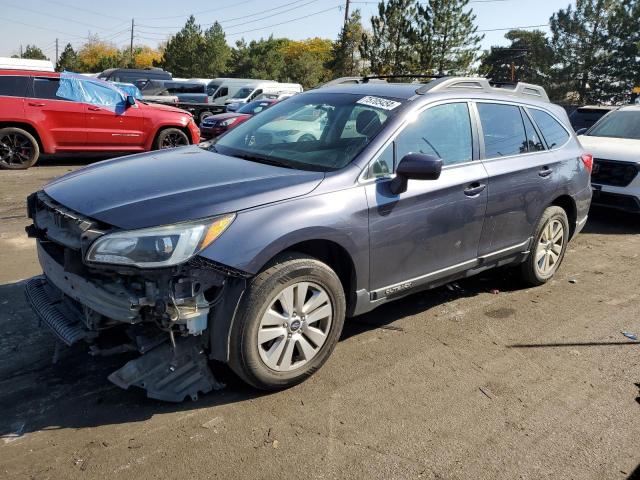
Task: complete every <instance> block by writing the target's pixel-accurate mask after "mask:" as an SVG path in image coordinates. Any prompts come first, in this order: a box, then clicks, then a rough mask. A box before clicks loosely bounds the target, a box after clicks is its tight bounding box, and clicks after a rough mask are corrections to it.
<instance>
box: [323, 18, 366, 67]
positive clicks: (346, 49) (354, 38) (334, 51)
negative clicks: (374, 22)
mask: <svg viewBox="0 0 640 480" xmlns="http://www.w3.org/2000/svg"><path fill="white" fill-rule="evenodd" d="M363 32H364V29H363V28H362V17H361V16H360V10H355V11H354V12H352V13H351V15H350V16H349V18H348V20H347V22H346V23H345V24H344V26H343V27H342V30H341V31H340V35H339V36H338V39H337V40H336V41H335V42H333V45H332V48H331V59H330V61H329V62H328V63H327V68H329V69H330V70H331V71H332V72H333V76H334V77H353V76H358V75H361V74H362V59H361V56H360V46H361V45H362V35H363Z"/></svg>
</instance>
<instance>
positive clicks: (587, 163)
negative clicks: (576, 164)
mask: <svg viewBox="0 0 640 480" xmlns="http://www.w3.org/2000/svg"><path fill="white" fill-rule="evenodd" d="M580 158H582V163H584V168H586V169H587V170H588V171H589V173H591V170H593V155H591V154H590V153H585V154H583V155H582V156H581V157H580Z"/></svg>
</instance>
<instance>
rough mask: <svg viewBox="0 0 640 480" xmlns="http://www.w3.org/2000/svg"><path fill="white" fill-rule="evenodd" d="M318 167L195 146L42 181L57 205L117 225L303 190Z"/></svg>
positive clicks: (314, 181)
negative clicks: (285, 164)
mask: <svg viewBox="0 0 640 480" xmlns="http://www.w3.org/2000/svg"><path fill="white" fill-rule="evenodd" d="M323 178H324V174H323V173H322V172H310V171H303V170H294V169H289V168H282V167H276V166H272V165H265V164H261V163H256V162H251V161H248V160H242V159H238V158H235V157H228V156H225V155H220V154H218V153H214V152H210V151H207V150H204V149H201V148H199V147H197V146H190V147H184V148H177V149H172V150H164V151H161V152H153V153H144V154H138V155H131V156H128V157H122V158H116V159H113V160H106V161H104V162H99V163H96V164H93V165H90V166H88V167H85V168H82V169H80V170H76V171H75V172H72V173H69V174H67V175H65V176H63V177H60V178H59V179H56V180H54V181H52V182H51V183H49V184H47V185H46V186H45V187H44V191H45V192H46V193H47V195H49V196H50V197H51V198H53V199H54V200H55V201H57V202H59V203H60V204H62V205H64V206H66V207H67V208H70V209H72V210H74V211H76V212H78V213H80V214H82V215H85V216H87V217H90V218H93V219H95V220H99V221H102V222H105V223H107V224H109V225H113V226H116V227H119V228H123V229H136V228H144V227H151V226H156V225H166V224H171V223H176V222H182V221H188V220H194V219H198V218H204V217H210V216H214V215H219V214H223V213H229V212H236V211H239V210H243V209H247V208H251V207H256V206H259V205H264V204H268V203H272V202H277V201H280V200H286V199H289V198H293V197H298V196H302V195H305V194H307V193H309V192H311V191H312V190H313V189H315V188H316V187H317V186H318V185H319V184H320V182H321V181H322V179H323Z"/></svg>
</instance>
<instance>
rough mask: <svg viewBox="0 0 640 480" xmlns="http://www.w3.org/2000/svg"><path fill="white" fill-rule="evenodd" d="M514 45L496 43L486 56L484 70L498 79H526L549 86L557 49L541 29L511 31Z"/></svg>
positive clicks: (509, 37)
mask: <svg viewBox="0 0 640 480" xmlns="http://www.w3.org/2000/svg"><path fill="white" fill-rule="evenodd" d="M505 38H506V39H507V40H510V41H511V44H510V45H508V46H506V47H497V46H493V47H491V49H490V50H488V51H487V52H485V54H484V55H483V56H482V62H481V64H480V73H481V74H482V75H484V76H486V77H488V78H491V79H492V80H494V81H497V82H511V81H523V82H529V83H537V84H542V85H549V83H550V77H551V67H552V66H553V50H552V49H551V46H550V45H549V40H548V39H547V37H546V35H545V33H544V32H542V31H540V30H533V31H528V30H509V31H508V32H507V34H506V35H505Z"/></svg>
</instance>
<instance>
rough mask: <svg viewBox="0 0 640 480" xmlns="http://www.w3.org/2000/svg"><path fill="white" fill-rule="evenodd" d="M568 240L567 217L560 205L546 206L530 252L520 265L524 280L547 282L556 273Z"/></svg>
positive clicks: (535, 282)
mask: <svg viewBox="0 0 640 480" xmlns="http://www.w3.org/2000/svg"><path fill="white" fill-rule="evenodd" d="M568 242H569V219H568V218H567V213H566V212H565V211H564V209H562V208H561V207H557V206H551V207H549V208H547V209H546V210H545V211H544V213H543V214H542V217H541V218H540V221H539V222H538V226H537V228H536V231H535V234H534V237H533V245H532V246H531V253H530V254H529V256H528V257H527V260H526V261H525V262H524V263H523V264H522V265H521V266H520V272H521V276H522V279H523V280H524V282H525V283H526V284H528V285H530V286H538V285H542V284H544V283H546V282H548V281H549V280H550V279H551V278H552V277H553V276H554V275H555V273H556V271H557V270H558V268H559V267H560V264H561V263H562V260H563V259H564V254H565V252H566V250H567V243H568Z"/></svg>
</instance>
